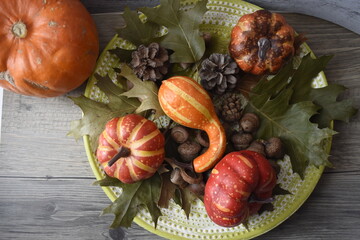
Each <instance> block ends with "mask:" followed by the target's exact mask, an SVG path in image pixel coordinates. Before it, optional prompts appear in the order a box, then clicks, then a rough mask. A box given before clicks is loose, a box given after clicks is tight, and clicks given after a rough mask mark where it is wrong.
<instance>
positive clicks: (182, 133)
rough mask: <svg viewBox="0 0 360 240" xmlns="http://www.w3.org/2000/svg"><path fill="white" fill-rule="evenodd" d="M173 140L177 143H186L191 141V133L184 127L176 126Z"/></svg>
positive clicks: (172, 135)
mask: <svg viewBox="0 0 360 240" xmlns="http://www.w3.org/2000/svg"><path fill="white" fill-rule="evenodd" d="M171 138H172V139H173V140H174V141H175V142H177V143H184V142H186V141H187V140H188V139H189V131H188V130H187V129H186V128H185V127H183V126H179V125H178V126H175V127H173V128H172V129H171Z"/></svg>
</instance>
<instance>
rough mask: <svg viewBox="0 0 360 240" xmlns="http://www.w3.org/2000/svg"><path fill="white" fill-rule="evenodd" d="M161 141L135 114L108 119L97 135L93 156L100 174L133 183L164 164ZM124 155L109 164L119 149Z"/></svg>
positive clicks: (154, 129) (153, 127)
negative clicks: (101, 172) (97, 144)
mask: <svg viewBox="0 0 360 240" xmlns="http://www.w3.org/2000/svg"><path fill="white" fill-rule="evenodd" d="M164 145H165V140H164V136H163V134H162V133H161V132H160V130H159V129H158V128H157V127H156V125H155V123H154V122H152V121H150V120H148V119H146V118H144V117H142V116H140V115H137V114H129V115H126V116H124V117H121V118H114V119H112V120H110V121H109V122H108V123H107V124H106V127H105V130H104V131H103V132H102V133H101V135H100V136H99V146H98V148H97V151H96V156H97V159H98V161H99V163H100V164H101V166H102V167H103V169H104V171H105V172H106V173H107V174H108V175H109V176H110V177H115V178H118V179H119V180H120V181H122V182H124V183H134V182H137V181H140V180H142V179H146V178H149V177H151V176H152V175H154V173H155V172H156V171H157V169H158V168H159V166H160V165H161V164H162V162H163V161H164V157H165V150H164ZM121 148H122V149H127V150H128V151H127V155H126V156H123V157H119V158H118V159H115V160H116V161H115V163H113V164H109V161H110V160H111V159H112V158H113V157H114V156H116V155H117V154H118V152H119V150H120V149H121Z"/></svg>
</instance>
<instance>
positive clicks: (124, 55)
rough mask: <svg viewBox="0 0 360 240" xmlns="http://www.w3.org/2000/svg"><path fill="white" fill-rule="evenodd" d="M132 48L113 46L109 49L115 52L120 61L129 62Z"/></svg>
mask: <svg viewBox="0 0 360 240" xmlns="http://www.w3.org/2000/svg"><path fill="white" fill-rule="evenodd" d="M133 51H134V49H132V50H130V49H123V48H115V49H111V50H109V52H110V53H112V54H115V55H116V56H117V57H118V58H119V59H120V60H121V61H122V62H125V63H129V62H131V60H132V56H131V55H132V53H133Z"/></svg>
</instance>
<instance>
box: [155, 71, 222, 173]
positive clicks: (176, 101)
mask: <svg viewBox="0 0 360 240" xmlns="http://www.w3.org/2000/svg"><path fill="white" fill-rule="evenodd" d="M158 98H159V102H160V105H161V108H162V109H163V111H164V112H165V114H166V115H168V116H169V117H170V118H171V119H173V120H174V121H175V122H177V123H179V124H181V125H183V126H186V127H189V128H196V129H201V130H204V131H206V133H207V135H208V137H209V144H210V145H209V148H208V149H207V151H206V152H205V153H203V154H201V155H200V156H198V157H197V158H195V159H194V161H193V165H194V169H195V171H196V172H205V171H207V170H209V169H211V168H212V167H213V166H214V165H215V164H216V163H217V162H218V161H219V160H220V158H221V157H222V155H223V154H224V151H225V147H226V136H225V131H224V128H223V127H222V125H221V123H220V121H219V119H218V117H217V116H216V112H215V108H214V106H213V103H212V101H211V98H210V96H209V95H208V93H207V91H206V90H205V89H203V88H202V86H201V85H200V84H198V83H197V82H196V81H195V80H193V79H191V78H188V77H184V76H175V77H172V78H169V79H167V80H165V81H163V82H162V84H161V86H160V89H159V93H158Z"/></svg>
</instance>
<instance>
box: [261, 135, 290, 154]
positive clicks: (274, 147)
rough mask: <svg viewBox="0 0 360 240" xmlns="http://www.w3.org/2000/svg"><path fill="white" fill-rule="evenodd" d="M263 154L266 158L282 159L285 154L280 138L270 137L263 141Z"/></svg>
mask: <svg viewBox="0 0 360 240" xmlns="http://www.w3.org/2000/svg"><path fill="white" fill-rule="evenodd" d="M264 145H265V154H266V157H268V158H274V159H282V158H284V156H285V151H284V145H283V143H282V141H281V139H280V138H277V137H272V138H270V139H268V140H267V141H265V142H264Z"/></svg>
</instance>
